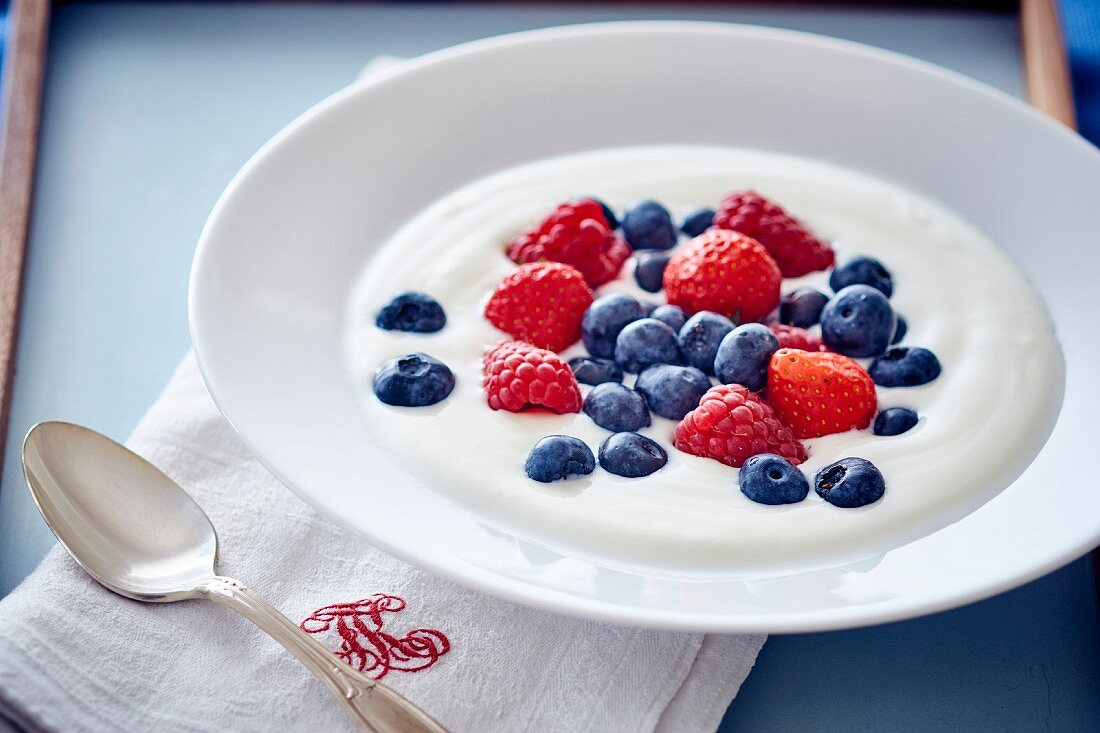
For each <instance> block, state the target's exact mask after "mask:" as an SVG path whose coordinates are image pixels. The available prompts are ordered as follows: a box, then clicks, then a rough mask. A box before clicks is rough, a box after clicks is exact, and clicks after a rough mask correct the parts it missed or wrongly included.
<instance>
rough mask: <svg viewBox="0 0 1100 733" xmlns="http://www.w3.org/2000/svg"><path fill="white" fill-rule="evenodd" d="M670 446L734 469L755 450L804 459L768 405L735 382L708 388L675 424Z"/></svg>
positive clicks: (803, 451)
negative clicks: (678, 422) (692, 407)
mask: <svg viewBox="0 0 1100 733" xmlns="http://www.w3.org/2000/svg"><path fill="white" fill-rule="evenodd" d="M673 445H675V446H676V447H677V448H679V449H680V450H682V451H683V452H685V453H690V454H691V455H693V456H703V457H704V458H713V459H714V460H716V461H721V462H722V463H725V464H726V465H727V466H734V467H737V468H740V466H741V464H743V463H744V462H745V461H746V460H747V459H748V458H750V457H751V456H755V455H757V454H759V453H776V454H778V455H781V456H783V457H784V458H786V459H787V460H789V461H790V462H791V463H794V464H796V465H797V464H799V463H802V461H804V460H806V448H805V446H803V445H802V443H800V442H799V441H798V439H797V438H795V437H794V433H792V432H791V430H790V428H788V427H787V426H786V425H784V424H783V423H782V422H780V421H779V418H777V417H776V416H775V413H774V412H773V411H772V408H771V406H770V405H768V403H767V402H765V401H764V400H763V398H761V397H760V396H759V395H757V394H755V393H754V392H750V391H749V390H747V389H745V388H744V387H742V386H741V385H739V384H721V385H718V386H717V387H711V389H710V390H709V391H708V392H707V393H706V394H704V395H703V397H702V399H700V400H699V406H698V407H696V408H695V409H694V410H692V411H691V412H689V413H688V414H687V415H685V416H684V419H683V420H681V421H680V424H679V425H677V426H676V432H675V434H674V436H673Z"/></svg>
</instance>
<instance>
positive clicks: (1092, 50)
mask: <svg viewBox="0 0 1100 733" xmlns="http://www.w3.org/2000/svg"><path fill="white" fill-rule="evenodd" d="M1062 26H1063V28H1064V29H1065V37H1066V48H1067V51H1068V53H1069V65H1070V73H1071V75H1072V77H1073V97H1074V101H1075V102H1076V104H1077V127H1078V128H1079V129H1080V131H1081V134H1082V135H1084V136H1085V137H1087V138H1088V139H1089V140H1091V141H1092V142H1093V143H1094V144H1097V145H1100V2H1097V0H1062Z"/></svg>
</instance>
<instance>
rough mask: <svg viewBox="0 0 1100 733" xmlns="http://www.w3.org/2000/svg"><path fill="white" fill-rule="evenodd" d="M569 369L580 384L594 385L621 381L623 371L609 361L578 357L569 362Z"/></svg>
mask: <svg viewBox="0 0 1100 733" xmlns="http://www.w3.org/2000/svg"><path fill="white" fill-rule="evenodd" d="M569 368H570V369H572V370H573V376H574V377H576V378H577V381H578V382H580V383H581V384H592V385H596V384H603V383H604V382H621V381H623V370H622V369H620V368H619V365H618V364H616V363H615V362H613V361H611V360H610V359H593V358H592V357H589V356H578V357H577V358H575V359H570V360H569Z"/></svg>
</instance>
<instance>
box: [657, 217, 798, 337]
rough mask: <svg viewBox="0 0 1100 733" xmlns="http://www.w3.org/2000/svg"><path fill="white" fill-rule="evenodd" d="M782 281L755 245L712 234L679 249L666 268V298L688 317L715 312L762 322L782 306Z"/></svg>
mask: <svg viewBox="0 0 1100 733" xmlns="http://www.w3.org/2000/svg"><path fill="white" fill-rule="evenodd" d="M782 280H783V276H782V275H781V274H780V272H779V267H778V266H776V264H775V260H773V259H772V258H771V256H770V255H768V251H767V250H766V249H764V247H763V245H761V244H760V243H759V242H757V241H756V240H755V239H752V238H750V237H747V236H745V235H743V234H740V233H738V232H731V231H727V230H724V229H710V230H708V231H706V232H703V233H702V234H700V235H699V236H698V237H696V238H695V239H693V240H691V241H690V242H688V243H687V244H685V245H684V246H683V247H681V248H680V250H679V251H678V252H676V254H674V255H672V259H670V260H669V261H668V265H667V266H666V267H665V276H664V283H665V295H666V297H667V298H668V302H669V303H671V304H672V305H678V306H680V307H681V308H683V309H684V312H685V313H687V314H688V315H691V314H694V313H698V312H699V311H714V312H715V313H719V314H721V315H724V316H731V317H732V318H733V319H734V320H735V321H737V322H740V323H744V322H746V321H760V320H763V319H764V318H765V317H766V316H767V315H768V314H769V313H771V312H772V311H773V310H774V309H775V307H776V306H777V305H779V284H780V283H781V282H782Z"/></svg>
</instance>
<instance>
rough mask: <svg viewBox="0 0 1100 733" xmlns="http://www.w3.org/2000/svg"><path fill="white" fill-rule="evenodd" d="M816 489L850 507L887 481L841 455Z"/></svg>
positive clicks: (872, 497)
mask: <svg viewBox="0 0 1100 733" xmlns="http://www.w3.org/2000/svg"><path fill="white" fill-rule="evenodd" d="M601 450H602V449H601ZM814 491H816V492H817V495H818V496H820V497H821V498H822V499H824V500H825V501H827V502H829V503H830V504H832V505H833V506H839V507H844V508H846V509H850V508H852V507H857V506H864V505H865V504H873V503H875V502H876V501H878V500H879V499H881V498H882V494H883V493H884V492H885V491H886V481H885V480H884V479H883V478H882V474H881V473H880V472H879V470H878V469H877V468H875V464H873V463H871V462H870V461H867V460H864V459H862V458H842V459H840V460H839V461H837V462H836V463H831V464H829V465H828V466H826V467H825V468H823V469H821V470H820V471H818V472H817V476H816V477H815V478H814Z"/></svg>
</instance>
